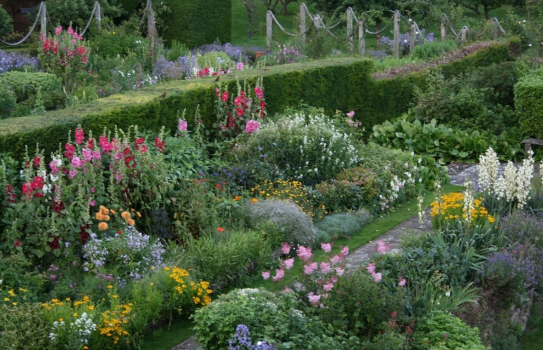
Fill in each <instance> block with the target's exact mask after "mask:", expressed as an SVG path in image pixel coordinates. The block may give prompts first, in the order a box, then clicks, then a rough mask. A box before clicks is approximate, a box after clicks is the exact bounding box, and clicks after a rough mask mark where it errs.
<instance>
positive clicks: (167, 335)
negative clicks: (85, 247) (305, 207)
mask: <svg viewBox="0 0 543 350" xmlns="http://www.w3.org/2000/svg"><path fill="white" fill-rule="evenodd" d="M462 189H463V187H462V186H455V185H446V186H444V188H443V193H449V192H457V191H461V190H462ZM434 199H435V193H434V192H430V193H428V194H427V195H426V196H425V198H424V205H425V206H426V207H428V206H429V205H430V203H431V202H432V201H433V200H434ZM417 210H418V204H417V199H416V198H415V199H413V200H411V201H410V202H408V203H406V204H404V205H403V206H402V207H401V208H398V209H396V211H394V212H392V213H390V214H388V215H386V216H384V217H381V218H378V219H376V220H374V221H373V222H372V223H370V224H369V225H366V226H364V227H363V228H362V229H361V230H360V232H358V233H357V234H355V235H353V236H352V237H351V238H350V239H340V240H337V241H335V242H334V249H332V253H338V252H339V251H340V248H339V247H340V246H346V245H348V246H349V250H350V251H351V252H352V251H354V250H355V249H357V248H359V247H360V246H362V245H364V244H366V243H368V242H370V241H372V240H374V239H375V238H377V237H379V236H381V235H383V234H385V233H387V232H388V231H390V230H391V229H393V228H394V227H396V226H397V225H399V224H401V223H402V222H404V221H406V220H408V219H410V218H412V217H413V216H415V215H417ZM314 253H315V261H321V260H324V255H325V254H324V252H323V251H322V250H321V249H316V250H315V252H314ZM302 266H303V265H302V263H301V262H300V261H299V259H296V263H295V264H294V267H293V268H292V269H291V270H290V271H289V272H288V273H287V274H286V275H285V278H284V279H283V282H282V283H273V282H271V281H269V280H268V281H264V280H263V279H261V278H257V279H256V282H254V283H252V284H251V285H249V286H247V287H250V288H259V287H263V288H266V289H268V290H271V291H276V290H279V289H282V288H283V287H284V286H285V285H286V284H290V283H292V282H293V281H294V280H295V279H296V277H297V276H301V274H302V268H303V267H302ZM155 334H157V336H156V337H153V335H152V334H149V335H148V336H147V337H146V338H145V343H144V344H143V345H142V347H141V349H142V350H169V349H171V348H172V347H173V346H175V345H177V344H179V343H181V342H183V341H185V340H187V339H188V338H189V337H190V336H191V335H192V322H191V321H190V320H187V319H186V318H185V319H180V320H175V321H174V322H172V324H171V326H170V327H168V325H165V326H163V327H161V328H160V329H159V330H158V331H157V332H155ZM153 338H156V339H153ZM529 349H532V348H529ZM533 349H535V348H533Z"/></svg>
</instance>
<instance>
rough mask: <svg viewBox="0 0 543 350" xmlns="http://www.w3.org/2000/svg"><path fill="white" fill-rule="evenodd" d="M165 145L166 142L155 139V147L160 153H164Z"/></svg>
mask: <svg viewBox="0 0 543 350" xmlns="http://www.w3.org/2000/svg"><path fill="white" fill-rule="evenodd" d="M165 145H166V141H164V140H160V138H159V137H157V138H156V139H155V146H156V148H158V150H159V151H160V152H164V146H165Z"/></svg>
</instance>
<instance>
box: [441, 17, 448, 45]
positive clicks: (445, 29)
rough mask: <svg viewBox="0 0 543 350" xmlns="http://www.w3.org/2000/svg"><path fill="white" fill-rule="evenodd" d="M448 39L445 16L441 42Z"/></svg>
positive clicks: (442, 19)
mask: <svg viewBox="0 0 543 350" xmlns="http://www.w3.org/2000/svg"><path fill="white" fill-rule="evenodd" d="M446 39H447V27H445V16H441V41H445V40H446Z"/></svg>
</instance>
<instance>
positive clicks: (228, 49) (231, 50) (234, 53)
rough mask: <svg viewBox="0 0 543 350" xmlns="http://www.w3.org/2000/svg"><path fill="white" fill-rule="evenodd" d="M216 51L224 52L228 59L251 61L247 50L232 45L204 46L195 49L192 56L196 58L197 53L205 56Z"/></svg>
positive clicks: (214, 44)
mask: <svg viewBox="0 0 543 350" xmlns="http://www.w3.org/2000/svg"><path fill="white" fill-rule="evenodd" d="M214 51H215V52H224V53H225V54H227V55H228V57H230V58H231V59H232V60H234V61H241V62H248V60H249V58H248V56H247V54H246V53H245V50H244V49H243V48H242V47H241V46H232V44H230V43H226V44H224V45H221V44H220V43H219V44H216V43H213V44H208V45H203V46H200V47H197V48H195V49H193V50H192V51H191V52H192V55H193V56H194V55H196V54H197V53H199V54H201V55H205V54H206V53H209V52H214Z"/></svg>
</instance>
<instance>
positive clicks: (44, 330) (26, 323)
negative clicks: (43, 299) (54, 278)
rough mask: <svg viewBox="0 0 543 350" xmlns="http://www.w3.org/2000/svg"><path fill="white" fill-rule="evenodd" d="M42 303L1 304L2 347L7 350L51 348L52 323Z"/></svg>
mask: <svg viewBox="0 0 543 350" xmlns="http://www.w3.org/2000/svg"><path fill="white" fill-rule="evenodd" d="M43 313H44V308H43V307H42V306H41V304H33V303H17V305H16V306H13V305H11V303H10V304H8V303H5V302H3V303H2V304H0V334H2V336H1V337H0V348H1V349H6V350H24V349H51V348H52V347H51V340H50V339H49V333H50V325H49V324H48V323H47V322H45V321H44V317H43Z"/></svg>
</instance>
